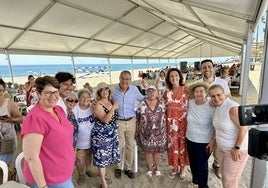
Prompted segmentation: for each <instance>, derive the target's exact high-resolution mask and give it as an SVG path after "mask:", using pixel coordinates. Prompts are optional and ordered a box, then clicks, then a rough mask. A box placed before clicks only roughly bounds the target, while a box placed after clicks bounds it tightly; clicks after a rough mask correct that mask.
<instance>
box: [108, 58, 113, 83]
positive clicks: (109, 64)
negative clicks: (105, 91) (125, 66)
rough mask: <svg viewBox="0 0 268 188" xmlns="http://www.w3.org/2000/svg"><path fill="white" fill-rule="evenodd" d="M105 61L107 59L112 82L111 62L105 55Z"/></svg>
mask: <svg viewBox="0 0 268 188" xmlns="http://www.w3.org/2000/svg"><path fill="white" fill-rule="evenodd" d="M107 61H108V67H109V78H110V84H112V74H111V62H110V56H108V57H107Z"/></svg>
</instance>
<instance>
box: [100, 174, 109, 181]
mask: <svg viewBox="0 0 268 188" xmlns="http://www.w3.org/2000/svg"><path fill="white" fill-rule="evenodd" d="M97 176H100V173H98V175H97ZM105 180H111V177H110V176H109V175H108V174H105Z"/></svg>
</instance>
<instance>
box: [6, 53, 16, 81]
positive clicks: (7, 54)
mask: <svg viewBox="0 0 268 188" xmlns="http://www.w3.org/2000/svg"><path fill="white" fill-rule="evenodd" d="M5 54H6V56H7V62H8V67H9V73H10V79H11V82H12V83H14V77H13V71H12V66H11V61H10V57H9V53H8V51H7V50H6V49H5Z"/></svg>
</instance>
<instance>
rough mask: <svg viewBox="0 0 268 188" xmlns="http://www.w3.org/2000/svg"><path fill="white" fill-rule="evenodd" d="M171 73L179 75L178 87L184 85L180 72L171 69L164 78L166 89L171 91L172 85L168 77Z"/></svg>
mask: <svg viewBox="0 0 268 188" xmlns="http://www.w3.org/2000/svg"><path fill="white" fill-rule="evenodd" d="M172 71H176V72H177V73H178V74H179V76H180V80H179V85H180V86H184V83H183V75H182V73H181V71H180V70H179V69H177V68H171V69H169V70H168V72H167V76H166V78H165V79H166V85H167V88H168V89H172V83H171V82H170V80H169V76H170V73H171V72H172Z"/></svg>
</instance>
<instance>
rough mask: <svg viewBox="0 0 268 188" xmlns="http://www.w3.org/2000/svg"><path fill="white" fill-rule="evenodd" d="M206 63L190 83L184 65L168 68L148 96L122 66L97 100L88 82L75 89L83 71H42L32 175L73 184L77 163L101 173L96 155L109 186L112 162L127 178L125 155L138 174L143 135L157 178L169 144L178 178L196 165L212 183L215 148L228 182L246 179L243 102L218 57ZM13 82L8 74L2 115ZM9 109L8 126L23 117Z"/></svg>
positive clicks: (84, 172)
mask: <svg viewBox="0 0 268 188" xmlns="http://www.w3.org/2000/svg"><path fill="white" fill-rule="evenodd" d="M201 71H202V75H203V77H202V79H200V80H198V81H196V82H195V83H193V84H191V85H189V86H186V85H185V83H184V79H183V75H182V73H181V71H180V70H179V69H177V68H170V69H169V70H168V71H167V72H164V71H163V73H162V72H160V75H161V77H160V78H159V80H158V81H157V84H156V85H148V86H147V87H146V95H145V96H144V95H142V94H141V93H140V91H139V90H138V88H137V87H136V86H133V85H131V79H132V76H131V73H130V72H129V71H122V72H121V73H120V76H119V84H118V85H117V86H115V87H114V88H111V87H110V86H109V85H108V84H107V83H104V82H101V83H99V84H98V85H97V87H96V92H95V95H94V100H92V98H91V96H92V93H91V91H89V90H88V89H82V90H79V91H78V93H77V94H76V93H74V92H73V84H74V83H75V78H74V77H73V75H72V74H70V73H66V72H59V73H57V74H56V75H55V77H51V76H44V77H39V78H37V79H36V80H35V85H34V86H35V88H36V93H37V95H38V102H37V103H36V104H35V105H34V107H33V108H32V109H31V111H30V112H29V113H28V114H27V116H26V118H25V119H24V120H23V123H22V130H21V138H22V139H23V144H22V148H23V152H24V155H25V163H24V175H25V179H26V182H27V183H29V184H30V186H31V187H34V188H38V187H42V188H47V187H49V188H52V187H53V188H54V187H57V188H63V187H70V188H71V187H74V186H73V183H72V178H71V177H72V173H73V170H74V165H75V166H76V167H77V170H78V175H79V176H78V180H77V183H78V184H80V185H81V184H84V183H85V176H90V177H92V176H94V174H93V172H92V169H91V167H92V163H93V165H94V166H96V167H97V168H98V174H97V175H98V176H100V178H101V181H102V183H101V187H108V184H109V183H111V177H110V176H109V175H108V174H107V173H106V171H105V168H106V167H107V166H108V165H110V164H116V166H117V168H116V169H115V172H114V173H115V174H114V175H115V177H116V178H121V177H122V170H121V167H122V163H124V174H125V175H127V176H128V177H129V178H130V179H133V178H135V174H134V173H133V171H132V166H133V156H134V153H133V152H134V140H135V138H136V139H138V140H139V141H138V140H137V142H138V143H139V146H140V147H141V148H142V149H143V150H144V152H145V159H146V162H147V167H148V171H147V172H146V175H147V176H148V177H150V178H151V177H152V176H156V177H159V176H161V175H162V174H161V170H160V161H161V158H160V157H161V153H163V152H165V151H167V159H168V165H169V166H172V171H171V172H170V173H169V174H168V176H169V177H170V178H174V177H176V175H177V174H178V177H179V179H180V180H182V181H184V180H185V179H186V173H185V167H186V166H187V165H190V168H191V172H192V177H193V178H192V183H191V186H192V187H199V188H203V187H204V188H205V187H208V158H209V157H210V154H211V153H212V152H213V154H214V163H213V168H214V170H215V173H216V175H217V176H218V177H219V178H221V179H222V184H223V186H224V187H225V188H227V187H228V188H230V187H234V188H235V187H238V184H239V179H240V176H241V173H242V171H243V168H244V166H245V164H246V161H247V158H248V156H247V129H246V128H245V127H241V126H240V125H239V120H238V104H237V103H236V102H234V101H232V99H231V95H230V90H229V87H228V84H227V82H222V81H221V80H219V79H218V78H217V77H215V76H214V69H213V62H212V61H211V60H209V59H206V60H203V61H202V62H201ZM163 80H164V81H163ZM158 82H161V83H158ZM163 85H164V88H165V89H163V87H162V86H163ZM5 89H6V88H5V83H3V84H2V82H0V115H2V114H3V113H2V106H3V104H5V103H6V102H5V101H6V100H4V99H2V98H3V97H2V93H3V92H4V91H5ZM159 90H161V91H159ZM158 92H159V93H158ZM209 96H210V97H209ZM137 102H139V103H138V105H137ZM9 105H11V106H12V105H13V103H12V102H10V104H9ZM6 109H9V110H10V109H12V108H6ZM8 115H9V116H8V118H7V119H5V120H0V125H1V127H2V126H3V125H5V124H8V126H10V127H11V124H12V123H14V122H16V123H20V122H22V117H21V116H20V114H19V113H18V112H17V111H16V109H15V108H14V112H12V111H9V112H8ZM0 136H1V135H0ZM124 147H125V161H124V162H123V161H122V156H123V148H124ZM1 157H2V154H0V159H1ZM11 159H12V156H11ZM221 176H222V177H221Z"/></svg>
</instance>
